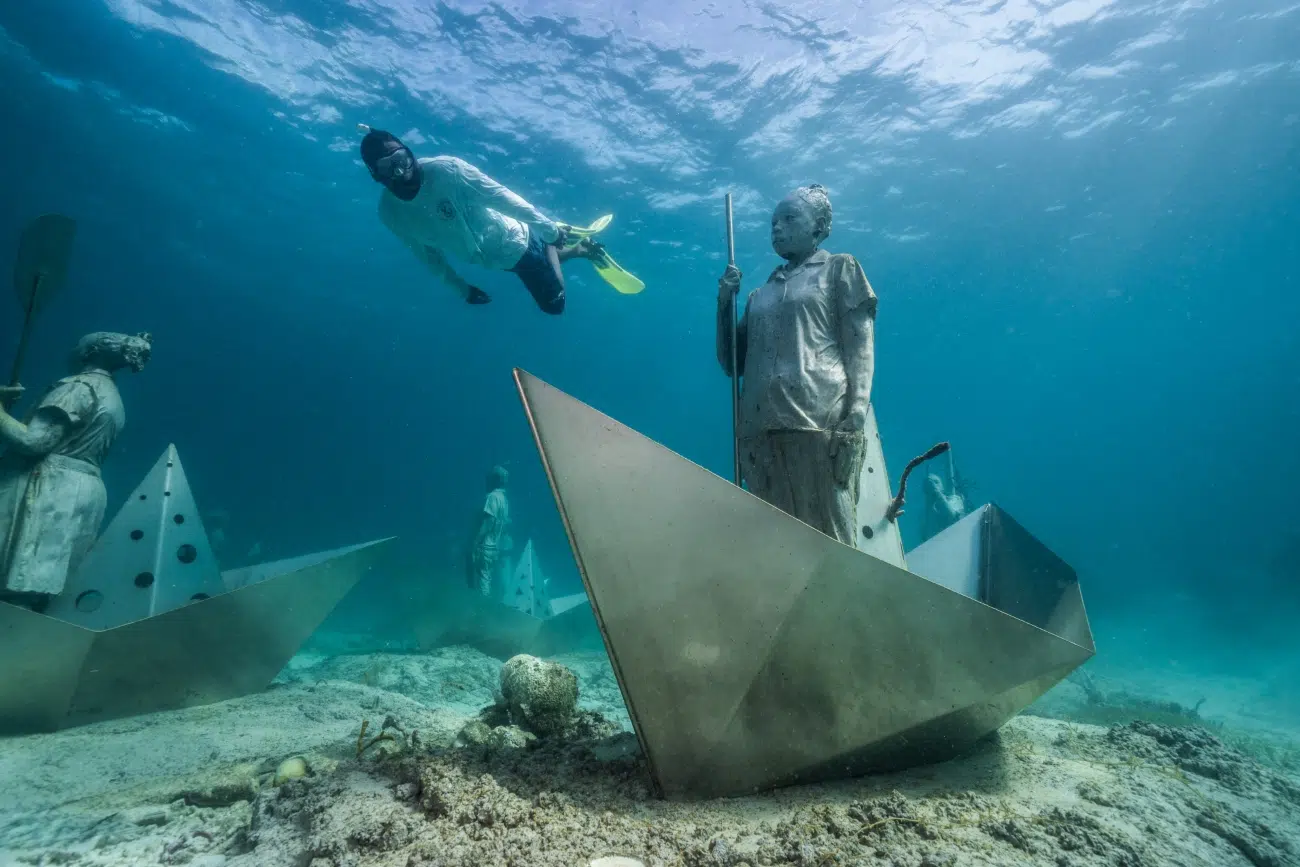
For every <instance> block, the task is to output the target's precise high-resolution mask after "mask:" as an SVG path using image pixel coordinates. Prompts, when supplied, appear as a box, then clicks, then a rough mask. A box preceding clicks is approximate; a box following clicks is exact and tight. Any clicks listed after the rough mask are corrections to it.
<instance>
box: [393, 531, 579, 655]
mask: <svg viewBox="0 0 1300 867" xmlns="http://www.w3.org/2000/svg"><path fill="white" fill-rule="evenodd" d="M502 585H503V586H502V587H501V592H500V594H499V595H497V596H493V597H487V596H483V595H481V594H480V593H477V592H475V591H474V590H471V589H469V588H468V587H467V586H465V585H464V584H462V583H459V582H455V581H452V582H449V583H445V584H439V585H438V586H436V587H431V588H427V589H425V590H424V591H423V596H424V597H426V598H423V599H422V600H421V601H420V602H418V603H417V604H416V605H415V608H416V609H417V614H416V616H415V621H414V624H413V631H414V633H415V638H416V645H417V646H418V647H419V649H420V650H431V649H432V648H435V647H444V646H447V645H453V644H463V645H466V646H469V647H473V648H474V649H476V650H479V651H482V652H483V653H486V654H488V655H489V656H495V657H497V658H498V659H508V658H510V657H511V656H514V655H515V654H517V653H529V654H532V655H534V656H554V655H556V654H559V653H568V652H572V651H577V650H598V649H599V648H600V632H599V630H598V629H597V628H596V621H595V619H594V618H593V616H592V612H591V606H590V605H588V604H587V594H585V593H574V594H572V595H569V596H558V597H554V598H552V597H551V596H550V591H549V586H548V585H549V582H548V581H547V580H546V578H545V576H544V575H543V574H542V570H541V565H540V563H538V561H537V555H536V553H535V552H534V550H533V544H532V541H531V540H530V541H529V542H528V543H527V544H525V545H524V550H523V552H522V553H521V554H520V557H519V560H518V562H517V563H516V564H515V566H514V568H513V569H511V570H509V574H508V575H506V576H505V578H504V581H503V582H502Z"/></svg>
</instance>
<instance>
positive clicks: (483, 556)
mask: <svg viewBox="0 0 1300 867" xmlns="http://www.w3.org/2000/svg"><path fill="white" fill-rule="evenodd" d="M509 480H510V474H509V473H508V472H506V469H505V467H500V466H497V467H493V468H492V471H491V472H490V473H488V477H487V489H488V495H487V499H485V500H484V501H483V509H482V511H480V512H479V514H478V523H477V527H476V528H475V530H474V536H473V540H472V542H471V544H470V558H469V576H468V577H469V586H470V589H471V590H477V591H478V592H479V593H481V594H482V595H484V596H488V597H491V596H493V593H494V589H495V588H494V587H493V584H494V579H495V577H496V572H497V563H498V562H499V560H500V558H501V554H502V553H504V552H508V551H509V550H510V549H511V548H512V547H514V544H513V541H512V540H511V538H510V535H509V533H508V532H507V530H508V529H509V526H510V501H509V500H507V499H506V485H507V484H508V482H509Z"/></svg>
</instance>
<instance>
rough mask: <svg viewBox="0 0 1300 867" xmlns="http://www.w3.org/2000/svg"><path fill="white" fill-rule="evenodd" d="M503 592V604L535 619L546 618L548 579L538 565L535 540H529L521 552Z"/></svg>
mask: <svg viewBox="0 0 1300 867" xmlns="http://www.w3.org/2000/svg"><path fill="white" fill-rule="evenodd" d="M504 583H505V586H504V587H503V588H502V592H501V602H502V603H504V604H505V605H507V606H509V607H511V608H513V609H515V610H516V611H522V612H523V613H525V614H529V615H532V616H533V617H544V616H546V614H545V612H546V609H547V607H548V606H547V598H546V595H547V594H546V579H545V578H544V577H543V576H542V570H541V567H540V565H539V564H538V563H537V553H536V552H535V551H534V550H533V540H532V539H529V540H528V541H527V542H526V543H525V544H524V550H523V551H522V552H520V554H519V559H518V560H517V561H516V562H515V568H514V569H512V570H510V572H509V573H508V574H507V576H506V579H505V582H504Z"/></svg>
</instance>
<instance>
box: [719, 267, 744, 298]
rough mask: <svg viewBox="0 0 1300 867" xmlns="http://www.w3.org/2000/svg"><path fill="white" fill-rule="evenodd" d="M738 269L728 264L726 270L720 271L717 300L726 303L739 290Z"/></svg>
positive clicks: (739, 274)
mask: <svg viewBox="0 0 1300 867" xmlns="http://www.w3.org/2000/svg"><path fill="white" fill-rule="evenodd" d="M741 276H742V275H741V273H740V269H739V268H737V267H736V266H735V265H728V266H727V270H726V271H724V272H723V273H722V277H720V278H719V279H718V301H719V302H721V303H726V302H728V301H730V300H731V299H732V298H734V297H735V295H736V293H737V292H739V291H740V278H741Z"/></svg>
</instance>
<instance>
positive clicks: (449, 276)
mask: <svg viewBox="0 0 1300 867" xmlns="http://www.w3.org/2000/svg"><path fill="white" fill-rule="evenodd" d="M416 255H418V256H419V257H420V260H421V261H422V262H424V264H425V265H426V266H428V268H429V270H430V271H432V272H433V273H434V274H435V275H437V277H438V279H439V280H441V281H442V282H443V283H446V284H447V285H448V286H450V287H451V289H452V291H454V292H455V293H456V294H457V295H459V296H460V297H461V298H462V299H464V300H465V301H469V302H471V303H473V302H474V296H475V294H476V293H477V294H479V295H482V294H483V292H482V290H478V289H475V288H474V287H473V286H471V285H469V283H467V282H465V278H464V277H462V276H460V275H459V274H457V273H456V270H455V269H454V268H452V267H451V263H450V262H448V261H447V257H445V256H443V255H442V253H441V252H440V251H438V250H437V249H435V248H433V247H430V246H428V245H427V244H426V245H422V249H421V250H418V251H417V253H416Z"/></svg>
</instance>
